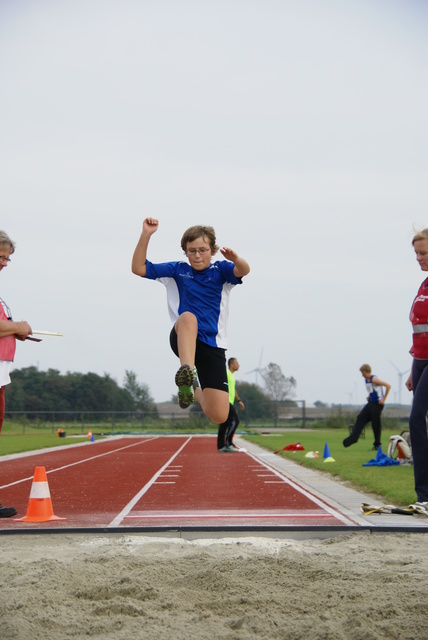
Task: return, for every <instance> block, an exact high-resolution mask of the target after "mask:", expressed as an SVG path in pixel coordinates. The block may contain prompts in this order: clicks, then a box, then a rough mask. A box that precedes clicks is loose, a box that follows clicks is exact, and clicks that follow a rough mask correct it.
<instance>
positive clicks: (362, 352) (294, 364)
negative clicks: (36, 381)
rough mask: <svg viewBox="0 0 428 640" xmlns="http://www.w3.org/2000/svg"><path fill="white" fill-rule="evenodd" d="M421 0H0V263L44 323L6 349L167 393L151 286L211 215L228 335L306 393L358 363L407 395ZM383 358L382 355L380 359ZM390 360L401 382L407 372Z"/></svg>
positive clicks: (419, 155)
mask: <svg viewBox="0 0 428 640" xmlns="http://www.w3.org/2000/svg"><path fill="white" fill-rule="evenodd" d="M427 19H428V4H427V3H426V2H425V1H424V0H323V1H322V2H319V1H318V0H317V1H315V0H313V1H311V0H299V1H297V0H296V1H291V0H263V1H251V0H227V1H223V0H216V2H204V1H200V0H199V1H189V0H183V2H181V3H176V2H172V1H171V2H168V1H165V0H158V1H157V2H155V1H154V0H153V1H151V0H147V1H146V0H139V1H137V0H134V1H133V0H121V1H120V2H118V1H116V2H113V1H111V0H98V1H97V0H84V1H83V0H75V1H70V2H64V1H61V0H60V1H58V0H51V1H48V0H38V2H29V1H28V2H27V1H19V0H17V1H14V2H7V1H5V0H2V1H1V2H0V84H1V87H2V99H1V101H0V136H1V145H0V154H1V157H2V169H1V172H0V203H1V221H0V228H3V229H5V230H6V231H7V232H8V233H9V234H10V235H11V237H12V238H13V239H15V240H16V242H17V250H16V253H15V254H14V256H13V257H12V263H11V264H10V265H9V267H8V268H7V269H4V270H3V272H2V274H1V276H0V295H1V296H2V297H3V298H4V299H5V300H6V302H7V303H8V304H9V306H10V307H11V308H12V311H13V314H14V318H15V319H17V320H20V319H26V320H28V321H29V322H30V324H31V325H32V327H33V329H46V330H51V331H61V332H62V333H64V338H45V339H44V341H43V342H41V343H40V344H32V343H24V344H19V345H18V349H17V357H16V361H15V366H16V367H18V368H22V367H25V366H30V365H35V366H38V367H39V368H40V369H42V370H47V369H48V368H54V369H58V370H59V371H61V372H63V373H65V372H67V371H79V372H87V371H92V372H95V373H98V374H100V375H102V374H104V373H109V374H110V375H112V377H114V378H115V379H116V380H117V382H118V383H119V384H122V382H123V377H124V374H125V370H126V369H129V370H133V371H135V372H136V373H137V374H138V378H139V381H140V382H145V383H147V384H148V385H149V388H150V391H151V393H152V395H153V396H154V398H155V400H157V401H164V400H169V399H170V397H171V395H172V394H173V393H175V390H176V387H175V385H174V374H175V371H176V368H177V360H176V358H175V356H174V355H173V354H172V352H171V351H170V348H169V343H168V335H169V331H170V320H169V317H168V313H167V307H166V295H165V290H164V287H163V286H162V285H160V284H158V283H154V282H149V281H144V280H143V279H140V278H138V277H137V276H134V275H132V274H131V271H130V262H131V257H132V253H133V250H134V247H135V244H136V242H137V239H138V237H139V234H140V230H141V224H142V220H143V219H144V217H146V216H148V215H150V216H155V217H157V218H159V221H160V227H159V230H158V232H157V233H156V234H155V235H154V236H153V238H152V240H151V245H150V248H149V258H150V259H151V260H153V261H165V260H173V259H181V258H182V252H181V249H180V238H181V235H182V233H183V231H184V230H185V229H186V228H187V227H189V226H190V225H193V224H211V225H213V226H214V228H215V229H216V232H217V238H218V242H219V244H220V245H222V246H230V247H232V248H233V249H235V250H236V251H237V252H238V253H239V254H241V255H242V256H244V257H245V258H246V259H247V260H248V261H249V263H250V265H251V269H252V270H251V273H250V275H249V276H248V277H246V278H245V280H244V284H243V286H240V287H236V288H235V289H234V290H233V292H232V295H231V310H230V325H229V351H228V356H230V355H234V356H237V357H238V359H239V361H240V364H241V369H240V371H239V373H238V374H237V376H236V377H237V381H238V383H239V381H240V380H245V381H249V382H255V381H256V378H255V374H254V373H253V374H246V372H248V371H250V370H253V369H254V368H256V367H258V366H259V363H260V359H261V358H262V359H261V364H262V366H266V365H267V364H268V363H269V362H275V363H277V364H279V365H280V366H281V368H282V371H283V373H284V374H285V375H286V376H291V375H292V376H294V377H295V378H296V380H297V391H296V399H305V400H306V401H307V403H312V402H314V401H316V400H322V401H324V402H328V403H347V402H349V401H351V402H354V403H362V402H364V400H365V395H366V394H365V389H364V385H363V381H362V378H361V376H360V373H359V367H360V365H361V364H362V363H363V362H369V363H370V364H371V365H372V367H373V370H374V372H375V373H377V374H378V375H379V376H380V377H381V378H383V379H386V380H387V381H389V382H390V383H391V384H392V385H393V388H392V391H391V400H392V401H394V400H395V401H398V400H399V398H400V396H401V400H402V402H403V403H409V402H410V400H411V398H410V394H409V393H408V392H407V390H405V389H404V387H403V388H402V389H399V388H398V374H397V370H396V369H395V367H394V365H395V366H396V367H398V369H399V370H400V371H401V372H404V371H406V370H407V369H409V367H410V365H411V357H410V355H409V353H408V351H409V348H410V344H411V326H410V323H409V321H408V312H409V309H410V305H411V302H412V300H413V297H414V295H415V294H416V291H417V288H418V286H419V284H420V282H421V281H422V280H423V277H424V274H423V273H422V272H421V271H420V269H419V267H418V265H417V263H416V261H415V257H414V253H413V249H412V247H411V238H412V236H413V233H414V228H416V229H418V228H423V227H425V226H428V212H427V196H428V181H427V168H428V167H427V165H428V160H427V158H428V156H427V148H428V140H427V137H428V136H427V134H428V126H427V115H426V114H427V106H428V104H427V102H428V100H427V98H428V88H427V81H426V78H427V68H428V65H427V57H428V55H427V54H428V38H427V35H428V20H427ZM392 363H393V364H392ZM405 377H406V376H404V377H403V382H404V380H405Z"/></svg>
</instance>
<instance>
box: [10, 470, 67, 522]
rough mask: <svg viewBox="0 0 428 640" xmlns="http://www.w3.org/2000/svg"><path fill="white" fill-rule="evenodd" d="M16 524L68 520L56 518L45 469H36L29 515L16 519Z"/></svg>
mask: <svg viewBox="0 0 428 640" xmlns="http://www.w3.org/2000/svg"><path fill="white" fill-rule="evenodd" d="M14 520H15V522H49V521H51V520H67V518H58V517H57V516H54V512H53V507H52V500H51V494H50V492H49V485H48V479H47V477H46V469H45V467H36V469H35V471H34V478H33V484H32V485H31V491H30V499H29V500H28V507H27V514H26V515H25V516H24V517H23V518H14Z"/></svg>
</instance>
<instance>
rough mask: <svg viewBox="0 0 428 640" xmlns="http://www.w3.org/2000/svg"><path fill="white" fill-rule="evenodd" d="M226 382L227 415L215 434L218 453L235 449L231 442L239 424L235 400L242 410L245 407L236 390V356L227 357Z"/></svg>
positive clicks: (237, 364) (237, 367)
mask: <svg viewBox="0 0 428 640" xmlns="http://www.w3.org/2000/svg"><path fill="white" fill-rule="evenodd" d="M227 367H228V368H227V383H228V385H229V415H228V417H227V420H226V422H222V424H220V425H219V426H218V434H217V449H218V451H219V453H223V452H225V451H235V445H234V444H233V436H234V435H235V431H236V429H237V428H238V425H239V422H240V421H239V416H238V414H237V412H236V409H235V402H237V403H238V404H239V406H240V408H241V409H242V410H244V409H245V405H244V403H243V401H242V400H241V398H240V397H239V396H238V394H237V392H236V381H235V372H236V371H238V369H239V362H238V360H237V358H229V360H228V361H227Z"/></svg>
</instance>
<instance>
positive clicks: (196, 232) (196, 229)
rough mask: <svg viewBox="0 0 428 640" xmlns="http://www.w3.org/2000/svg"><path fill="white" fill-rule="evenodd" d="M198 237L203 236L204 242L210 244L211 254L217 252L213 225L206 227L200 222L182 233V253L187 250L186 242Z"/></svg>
mask: <svg viewBox="0 0 428 640" xmlns="http://www.w3.org/2000/svg"><path fill="white" fill-rule="evenodd" d="M198 238H203V239H204V240H205V242H207V243H208V244H209V245H210V249H211V253H212V255H214V254H215V253H217V251H218V246H217V244H216V237H215V231H214V229H213V227H206V226H203V225H200V224H197V225H195V226H193V227H189V228H188V229H186V231H185V232H184V233H183V237H182V238H181V248H182V249H183V251H184V253H186V251H187V243H188V242H193V241H194V240H197V239H198Z"/></svg>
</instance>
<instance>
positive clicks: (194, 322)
mask: <svg viewBox="0 0 428 640" xmlns="http://www.w3.org/2000/svg"><path fill="white" fill-rule="evenodd" d="M180 325H186V326H191V327H197V326H198V319H197V317H196V316H195V314H194V313H192V312H191V311H183V313H182V314H181V315H180V316H179V318H178V320H177V322H176V326H177V327H179V326H180Z"/></svg>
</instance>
